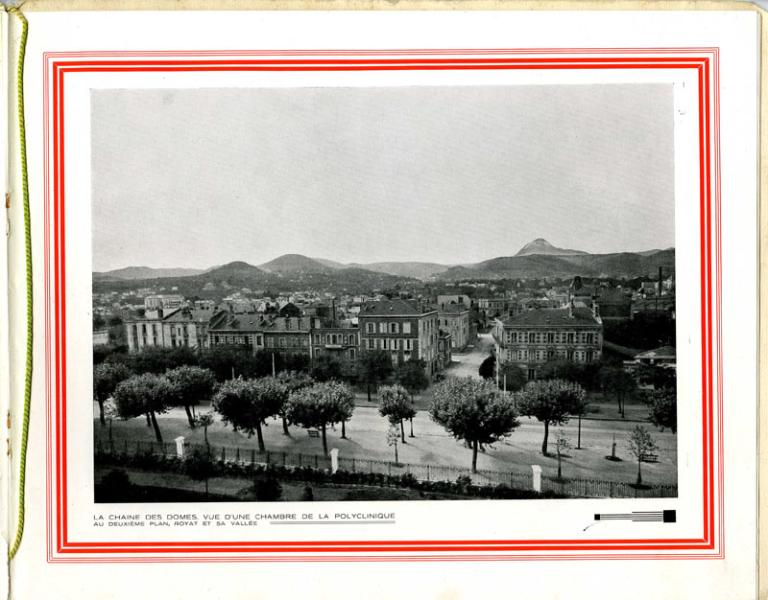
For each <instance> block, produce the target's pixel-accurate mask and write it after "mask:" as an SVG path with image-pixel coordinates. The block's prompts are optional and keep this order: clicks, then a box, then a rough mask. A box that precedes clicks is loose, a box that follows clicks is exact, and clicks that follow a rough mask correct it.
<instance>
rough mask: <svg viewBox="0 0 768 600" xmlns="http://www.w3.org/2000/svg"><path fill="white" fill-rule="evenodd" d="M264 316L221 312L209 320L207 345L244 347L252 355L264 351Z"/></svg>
mask: <svg viewBox="0 0 768 600" xmlns="http://www.w3.org/2000/svg"><path fill="white" fill-rule="evenodd" d="M264 328H265V318H264V315H262V314H259V313H247V314H244V313H237V314H236V313H231V312H222V313H219V314H218V315H216V317H215V318H213V319H211V324H210V326H209V328H208V345H209V346H210V347H214V346H245V347H246V348H248V349H250V350H251V351H252V352H253V353H256V352H257V351H259V350H263V349H264Z"/></svg>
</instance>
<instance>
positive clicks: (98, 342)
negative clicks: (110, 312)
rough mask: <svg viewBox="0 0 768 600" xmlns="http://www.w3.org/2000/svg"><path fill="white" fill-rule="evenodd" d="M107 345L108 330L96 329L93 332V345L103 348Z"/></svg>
mask: <svg viewBox="0 0 768 600" xmlns="http://www.w3.org/2000/svg"><path fill="white" fill-rule="evenodd" d="M105 344H109V329H97V330H95V331H94V332H93V345H94V346H103V345H105Z"/></svg>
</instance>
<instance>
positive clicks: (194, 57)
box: [43, 48, 724, 562]
mask: <svg viewBox="0 0 768 600" xmlns="http://www.w3.org/2000/svg"><path fill="white" fill-rule="evenodd" d="M43 62H44V65H43V67H44V75H43V77H44V83H43V89H44V92H43V93H44V97H43V101H44V137H45V139H44V151H45V161H44V164H45V199H44V203H45V206H44V209H45V221H44V225H45V246H44V255H45V269H44V271H45V278H44V292H45V333H46V337H45V341H46V344H45V364H46V399H47V417H48V418H47V421H46V423H47V430H46V431H47V440H48V452H47V465H46V466H47V479H46V491H47V534H48V560H49V561H51V562H117V561H120V562H144V561H149V562H162V561H173V562H179V561H189V562H217V561H228V562H230V561H231V562H240V561H254V560H258V561H368V560H386V561H404V560H407V561H419V560H421V561H423V560H429V561H446V560H448V561H453V560H461V561H469V560H483V561H494V560H593V559H601V560H615V559H644V560H652V559H692V558H722V557H723V551H724V549H723V419H722V383H721V381H722V380H721V377H722V355H721V335H720V297H721V291H720V282H721V260H720V257H721V249H720V160H719V106H718V98H719V95H718V93H719V89H718V88H719V85H718V49H717V48H654V49H631V48H617V49H588V48H581V49H493V50H487V49H486V50H477V49H464V50H386V51H375V50H371V51H344V50H336V51H333V50H330V51H329V50H322V51H287V50H280V51H258V52H243V51H210V52H197V51H189V52H153V51H148V52H68V53H46V54H44V55H43ZM520 69H569V70H571V69H582V70H583V69H693V70H694V71H695V74H696V77H697V81H698V98H699V149H700V152H699V185H700V253H701V282H702V286H701V333H702V389H703V394H702V424H701V427H702V429H701V433H702V437H703V441H704V443H703V457H702V458H703V462H702V464H703V472H702V476H703V477H702V480H703V488H702V501H703V522H702V531H701V536H700V537H694V538H681V539H655V540H654V539H594V540H568V539H561V540H398V541H383V540H363V541H290V542H289V541H284V542H242V541H239V542H211V541H200V542H162V541H156V542H155V541H142V542H77V541H73V540H71V539H70V538H69V536H68V530H67V525H68V500H67V432H66V418H67V417H66V410H67V400H66V390H67V364H66V312H67V307H66V297H65V292H64V290H65V282H66V269H65V231H66V227H65V212H66V211H65V199H64V190H65V185H64V176H65V163H64V160H65V156H64V147H65V146H64V100H65V98H64V79H65V76H67V75H68V74H76V73H83V72H87V73H94V72H116V71H129V72H164V71H175V72H179V71H190V72H205V71H382V70H386V71H397V70H423V71H432V70H520ZM49 89H50V93H51V95H50V97H49ZM49 114H50V121H49ZM51 151H52V154H50V152H51ZM49 157H50V158H52V161H51V162H52V178H51V171H50V165H49ZM51 202H52V204H53V215H52V221H51V214H50V208H51ZM713 219H714V220H713ZM51 224H52V225H53V229H51ZM713 231H714V246H713V245H712V233H713ZM51 242H52V244H53V247H52V248H51ZM51 252H52V260H51ZM713 259H714V263H715V264H714V271H713V265H712V260H713ZM51 266H53V280H52V281H51V272H50V271H51ZM713 275H714V282H713ZM51 285H52V286H53V287H52V288H51ZM51 289H53V296H51ZM713 292H714V295H713ZM51 300H52V301H53V306H52V307H51ZM51 308H53V311H51ZM713 314H714V315H715V316H716V317H717V318H716V320H714V321H713ZM713 328H714V332H713ZM713 333H714V337H713ZM714 369H716V370H717V372H716V374H717V376H716V377H714V378H713V370H714ZM713 379H714V381H713ZM713 385H716V386H717V387H716V388H713ZM715 418H716V420H715ZM715 423H716V424H717V427H718V430H717V437H715V431H714V426H715ZM715 468H717V472H715ZM462 552H464V553H471V554H460V553H462ZM302 553H304V554H302ZM94 555H95V556H94ZM163 555H166V556H163Z"/></svg>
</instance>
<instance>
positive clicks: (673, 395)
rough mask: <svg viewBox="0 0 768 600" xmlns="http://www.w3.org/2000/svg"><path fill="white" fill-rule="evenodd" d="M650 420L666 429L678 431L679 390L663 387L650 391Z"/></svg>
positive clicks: (648, 402)
mask: <svg viewBox="0 0 768 600" xmlns="http://www.w3.org/2000/svg"><path fill="white" fill-rule="evenodd" d="M646 403H647V404H648V420H649V421H650V422H651V423H653V424H654V425H656V427H658V428H659V429H661V430H662V431H664V430H665V429H670V430H671V431H672V433H677V392H676V391H675V390H674V389H673V388H662V389H658V390H653V391H651V392H648V394H647V396H646Z"/></svg>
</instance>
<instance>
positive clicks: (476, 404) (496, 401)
mask: <svg viewBox="0 0 768 600" xmlns="http://www.w3.org/2000/svg"><path fill="white" fill-rule="evenodd" d="M432 393H433V399H432V406H431V407H430V411H429V412H430V416H431V417H432V420H433V421H435V422H436V423H439V424H440V425H442V426H443V427H445V428H446V430H448V431H449V432H450V433H451V435H453V436H454V437H455V438H457V439H461V440H464V441H466V442H467V443H469V444H470V445H471V446H472V472H476V471H477V450H478V446H479V445H480V444H492V443H494V442H496V441H498V440H500V439H501V438H503V437H504V436H506V435H509V434H510V433H511V432H512V430H513V429H514V428H515V427H517V426H518V425H519V422H518V420H517V411H516V410H515V408H514V405H513V403H512V400H511V398H510V397H509V396H507V395H505V394H503V393H502V392H501V391H499V389H498V388H497V387H496V385H495V384H494V383H492V382H489V381H480V380H477V379H474V378H471V377H460V378H453V377H452V378H448V379H446V380H445V381H443V382H441V383H438V384H437V385H435V386H434V388H433V390H432Z"/></svg>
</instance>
